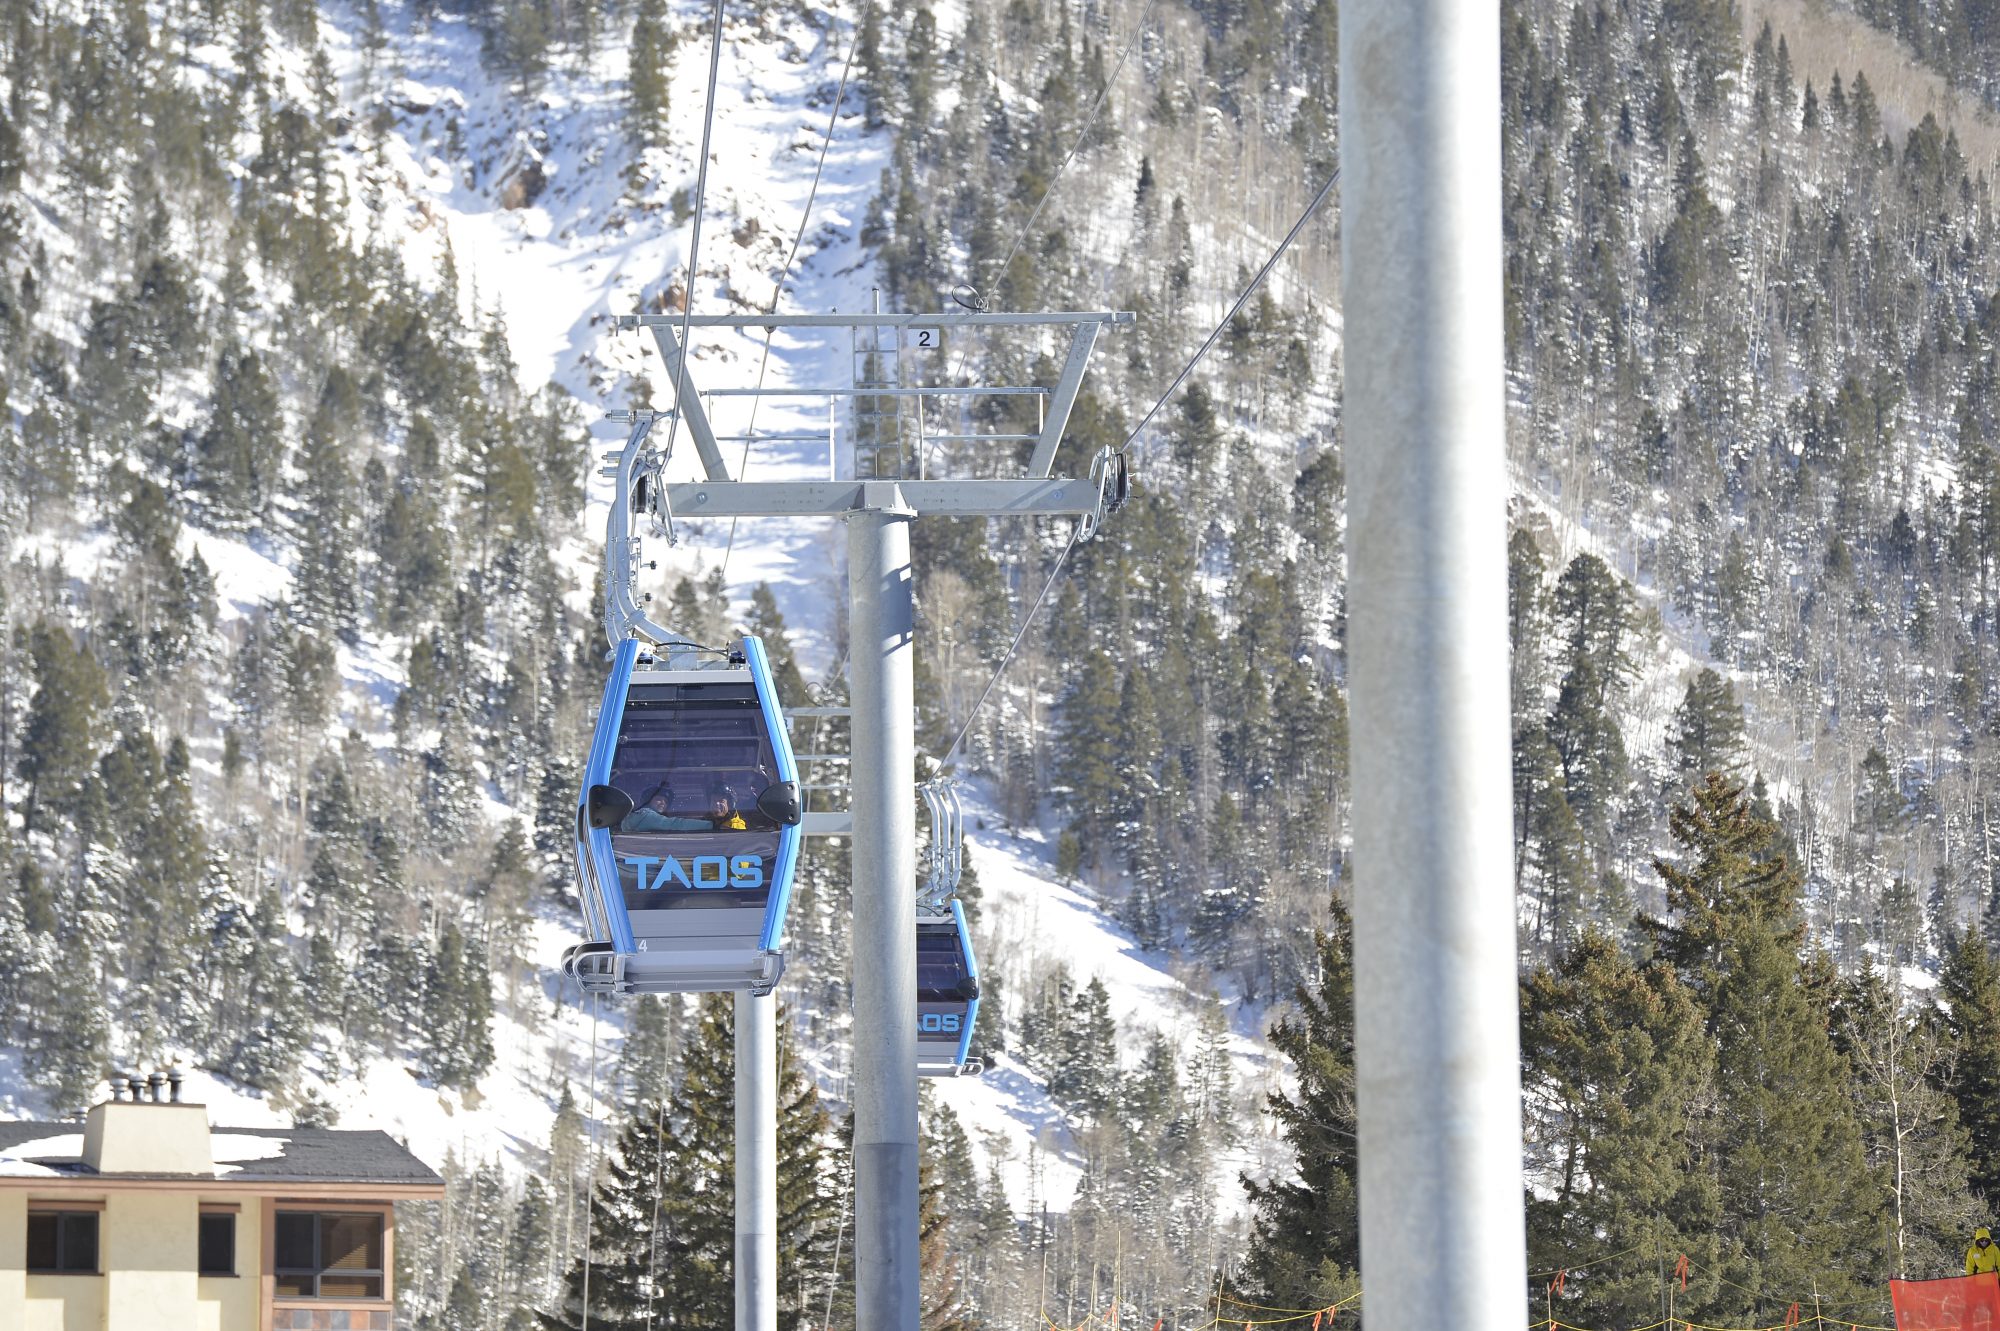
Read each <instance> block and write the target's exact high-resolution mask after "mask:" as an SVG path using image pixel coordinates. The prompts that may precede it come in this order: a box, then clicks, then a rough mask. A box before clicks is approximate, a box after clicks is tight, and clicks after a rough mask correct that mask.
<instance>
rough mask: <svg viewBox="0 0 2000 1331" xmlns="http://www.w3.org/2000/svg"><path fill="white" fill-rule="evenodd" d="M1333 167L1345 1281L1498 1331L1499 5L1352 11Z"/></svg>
mask: <svg viewBox="0 0 2000 1331" xmlns="http://www.w3.org/2000/svg"><path fill="white" fill-rule="evenodd" d="M1340 154H1341V164H1342V169H1343V177H1342V185H1341V189H1342V196H1341V220H1340V224H1341V268H1342V273H1343V277H1342V289H1343V295H1344V307H1343V317H1344V321H1345V336H1344V338H1343V340H1342V343H1343V347H1342V349H1343V354H1344V356H1345V373H1346V407H1345V421H1344V428H1345V435H1346V445H1345V461H1346V465H1347V477H1348V497H1347V513H1348V561H1349V562H1348V612H1349V613H1348V624H1349V635H1348V654H1349V672H1350V680H1349V682H1350V688H1351V695H1350V701H1349V712H1350V715H1351V716H1352V718H1353V720H1352V725H1353V736H1352V745H1351V753H1352V755H1353V757H1352V762H1353V772H1352V778H1351V779H1352V787H1353V791H1354V838H1355V889H1354V898H1355V899H1354V933H1355V940H1354V952H1355V963H1354V968H1355V1022H1356V1028H1357V1029H1356V1039H1355V1062H1356V1082H1357V1093H1358V1102H1359V1114H1360V1155H1361V1273H1362V1285H1363V1287H1364V1288H1365V1289H1366V1290H1367V1291H1368V1321H1369V1323H1370V1325H1380V1326H1384V1327H1394V1328H1396V1331H1513V1329H1514V1328H1518V1327H1519V1326H1521V1325H1522V1324H1523V1323H1524V1322H1525V1321H1526V1320H1527V1315H1526V1290H1527V1272H1526V1260H1525V1255H1524V1227H1523V1221H1522V1198H1521V1111H1520V1067H1519V1043H1520V1032H1519V1019H1518V1006H1519V1005H1518V998H1517V987H1516V984H1517V982H1516V974H1515V950H1514V928H1515V924H1514V898H1513V883H1512V879H1511V876H1510V866H1511V864H1512V855H1511V853H1510V850H1511V835H1512V824H1511V813H1510V780H1511V776H1510V766H1509V756H1508V744H1509V738H1510V737H1509V734H1508V728H1509V726H1508V718H1509V715H1510V712H1509V704H1508V692H1507V690H1508V674H1507V625H1506V608H1507V584H1506V574H1505V569H1506V566H1507V552H1506V502H1507V470H1506V442H1505V416H1504V409H1505V401H1504V396H1503V388H1504V385H1503V380H1502V373H1503V346H1502V328H1501V230H1500V16H1499V11H1498V9H1497V8H1496V7H1495V6H1494V5H1493V4H1492V3H1491V0H1347V2H1346V3H1345V4H1343V5H1342V7H1341V14H1340ZM1440 1245H1444V1246H1445V1247H1446V1248H1447V1249H1448V1250H1449V1252H1450V1254H1451V1259H1450V1260H1449V1261H1445V1262H1440V1261H1439V1260H1438V1252H1439V1250H1440Z"/></svg>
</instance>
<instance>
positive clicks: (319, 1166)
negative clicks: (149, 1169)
mask: <svg viewBox="0 0 2000 1331" xmlns="http://www.w3.org/2000/svg"><path fill="white" fill-rule="evenodd" d="M64 1126H66V1125H64V1124H60V1123H34V1122H25V1121H22V1122H0V1177H12V1178H76V1177H78V1176H79V1175H82V1176H85V1177H95V1171H93V1170H91V1169H89V1168H88V1167H87V1166H86V1165H85V1164H84V1162H83V1134H82V1133H80V1132H58V1131H53V1130H55V1129H60V1128H62V1127H64ZM209 1147H210V1151H211V1153H212V1156H213V1158H214V1160H215V1177H216V1178H219V1179H223V1178H226V1179H229V1180H231V1181H232V1182H242V1183H256V1182H274V1183H276V1182H289V1183H394V1184H438V1183H441V1182H442V1181H443V1180H441V1179H440V1178H439V1177H438V1175H437V1173H436V1171H434V1170H433V1169H431V1167H430V1166H429V1165H426V1164H425V1163H424V1162H423V1161H421V1160H419V1159H418V1158H417V1157H416V1156H414V1155H412V1154H411V1153H410V1152H409V1150H408V1149H407V1148H405V1147H404V1146H403V1145H402V1144H401V1143H400V1142H398V1141H397V1140H396V1139H395V1138H393V1137H391V1136H390V1135H389V1134H388V1133H386V1132H377V1131H374V1130H372V1129H371V1130H363V1131H351V1130H344V1129H335V1128H218V1129H216V1130H215V1131H214V1132H213V1133H211V1134H210V1136H209ZM112 1177H139V1178H144V1177H152V1176H150V1175H144V1174H139V1175H122V1174H121V1175H114V1176H112ZM183 1177H184V1176H183Z"/></svg>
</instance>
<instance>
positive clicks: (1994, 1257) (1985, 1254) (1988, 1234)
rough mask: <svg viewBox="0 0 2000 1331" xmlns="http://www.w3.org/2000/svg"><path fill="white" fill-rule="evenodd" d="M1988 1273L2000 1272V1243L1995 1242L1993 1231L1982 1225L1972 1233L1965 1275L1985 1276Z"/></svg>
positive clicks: (1966, 1256) (1966, 1258)
mask: <svg viewBox="0 0 2000 1331" xmlns="http://www.w3.org/2000/svg"><path fill="white" fill-rule="evenodd" d="M1988 1271H1993V1272H2000V1243H1995V1242H1994V1241H1993V1231H1992V1230H1990V1229H1988V1228H1986V1226H1984V1225H1981V1226H1980V1227H1979V1228H1978V1229H1975V1230H1973V1231H1972V1246H1971V1247H1969V1248H1967V1249H1966V1250H1965V1274H1967V1275H1969V1276H1977V1275H1984V1274H1986V1273H1987V1272H1988Z"/></svg>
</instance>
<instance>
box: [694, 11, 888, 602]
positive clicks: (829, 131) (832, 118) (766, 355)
mask: <svg viewBox="0 0 2000 1331" xmlns="http://www.w3.org/2000/svg"><path fill="white" fill-rule="evenodd" d="M860 44H861V24H860V23H859V22H856V23H855V25H854V36H853V37H851V38H850V39H849V40H848V43H847V63H846V64H845V65H844V66H842V67H841V71H840V87H839V88H838V89H837V90H836V91H835V92H834V94H833V110H831V111H829V112H828V113H827V117H826V133H825V134H824V135H822V136H821V137H820V141H819V162H818V164H817V165H815V166H814V167H813V183H812V188H811V189H810V190H807V191H806V207H805V211H804V212H802V213H800V214H799V229H798V231H797V232H796V233H795V234H794V235H793V236H792V248H791V250H790V251H789V252H788V253H787V254H786V255H785V266H784V267H783V268H781V269H779V270H778V283H777V285H776V286H774V287H772V288H771V308H770V309H768V310H766V311H764V312H765V313H766V314H776V313H777V312H778V301H779V300H780V299H781V298H782V297H783V296H784V294H785V282H786V281H787V280H788V279H789V278H790V277H791V275H792V262H793V260H795V259H797V258H798V257H799V246H800V244H802V243H803V242H804V241H805V238H806V226H807V224H808V223H809V222H811V221H812V211H813V200H815V199H817V198H818V197H819V179H820V176H821V175H822V174H824V173H825V171H826V154H827V150H828V149H829V148H831V147H833V131H834V130H835V128H837V126H838V123H839V120H840V104H841V102H842V101H844V100H845V99H846V97H847V79H848V76H849V75H850V74H852V73H853V72H854V51H855V48H856V47H858V46H860ZM774 331H776V330H775V329H771V328H766V329H765V330H764V350H763V353H762V354H761V355H759V356H758V357H757V388H758V394H753V395H752V396H751V398H750V423H749V425H747V426H745V427H744V430H743V456H742V457H741V458H739V459H737V462H736V479H737V480H739V481H740V480H742V479H743V473H744V471H745V470H746V469H747V468H748V467H749V466H750V443H751V440H753V439H754V438H755V437H756V435H757V404H758V403H759V402H761V401H762V400H763V399H762V397H761V396H760V395H759V394H761V392H762V390H763V387H764V368H765V367H766V366H767V365H769V364H770V363H771V334H772V333H773V332H774ZM681 364H683V365H685V364H687V360H686V357H685V356H683V357H682V360H681ZM676 400H678V399H676ZM828 447H829V448H830V447H832V445H831V444H829V445H828ZM740 521H742V519H741V518H731V519H730V520H729V543H728V544H727V545H725V546H723V547H722V571H723V572H725V573H727V572H728V571H729V556H730V554H731V553H732V552H733V551H734V550H735V549H736V524H737V523H738V522H740Z"/></svg>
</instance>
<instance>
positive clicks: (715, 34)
mask: <svg viewBox="0 0 2000 1331" xmlns="http://www.w3.org/2000/svg"><path fill="white" fill-rule="evenodd" d="M711 22H712V23H713V24H714V26H713V28H712V29H711V30H710V32H709V34H708V100H707V101H706V102H705V103H704V104H703V106H702V109H701V161H700V162H699V163H697V165H696V168H695V177H694V234H693V236H692V237H690V239H689V241H688V258H687V286H686V287H684V288H683V289H682V292H681V347H680V369H679V371H678V372H676V374H675V375H674V418H673V419H672V420H671V421H669V422H667V453H668V455H669V456H671V455H672V453H673V451H674V436H675V435H676V434H678V433H679V431H680V426H681V411H680V403H681V394H682V393H684V392H686V391H687V363H688V357H689V355H690V354H691V353H692V350H693V349H692V348H691V347H689V346H688V328H689V321H690V320H691V319H693V317H694V282H695V275H696V273H697V271H698V269H697V267H696V265H697V264H698V263H699V261H700V258H701V213H702V203H703V201H704V200H705V199H707V197H708V141H709V135H710V133H711V132H712V131H713V130H714V128H715V84H716V76H717V74H718V73H719V72H720V70H721V68H722V0H715V16H714V18H713V19H712V20H711Z"/></svg>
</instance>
